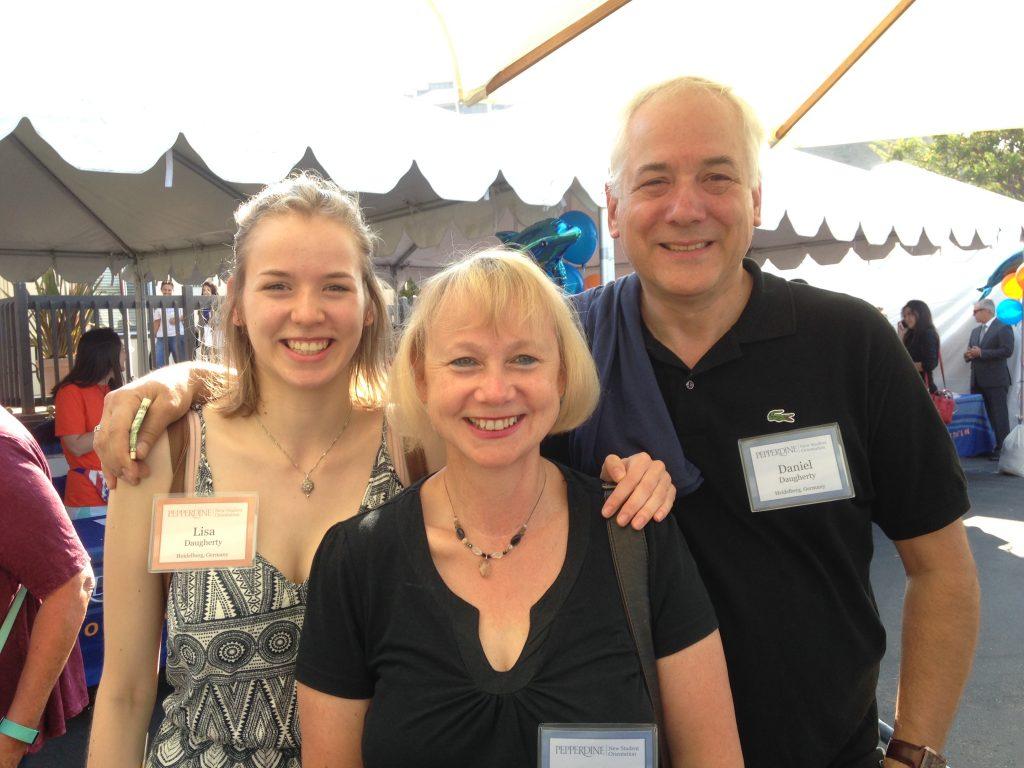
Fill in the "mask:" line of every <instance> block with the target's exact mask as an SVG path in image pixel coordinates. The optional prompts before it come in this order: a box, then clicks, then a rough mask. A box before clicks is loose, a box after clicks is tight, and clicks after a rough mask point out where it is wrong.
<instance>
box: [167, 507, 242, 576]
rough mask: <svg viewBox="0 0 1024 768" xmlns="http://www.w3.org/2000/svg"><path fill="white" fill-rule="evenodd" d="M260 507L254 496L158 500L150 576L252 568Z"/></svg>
mask: <svg viewBox="0 0 1024 768" xmlns="http://www.w3.org/2000/svg"><path fill="white" fill-rule="evenodd" d="M257 506H258V497H257V496H256V494H254V493H228V494H221V495H217V496H183V495H181V494H164V495H160V496H154V497H153V524H152V527H151V529H150V539H149V570H150V572H151V573H160V572H164V571H189V570H196V569H202V568H247V567H249V566H251V565H252V564H253V560H254V559H255V556H256V519H257Z"/></svg>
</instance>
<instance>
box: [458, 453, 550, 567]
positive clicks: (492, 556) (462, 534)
mask: <svg viewBox="0 0 1024 768" xmlns="http://www.w3.org/2000/svg"><path fill="white" fill-rule="evenodd" d="M541 472H544V469H543V467H542V468H541ZM441 482H442V483H444V493H445V495H446V496H447V497H448V506H450V507H451V508H452V524H453V525H454V526H455V537H456V538H457V539H458V540H459V541H460V542H462V545H463V546H464V547H465V548H466V549H468V550H469V551H470V552H472V553H473V554H474V555H476V556H477V557H481V558H483V562H482V563H480V575H481V576H483V577H484V578H487V577H488V576H489V575H490V573H491V560H501V558H503V557H504V556H505V555H507V554H508V553H509V552H511V551H512V550H513V549H515V548H516V547H518V546H519V542H521V541H522V540H523V536H525V535H526V528H527V526H528V525H529V524H530V520H531V519H533V513H534V512H536V511H537V507H538V505H539V504H540V500H541V499H542V498H543V497H544V488H545V487H547V484H548V473H547V472H544V480H543V482H541V484H540V493H539V494H537V500H536V501H535V502H533V509H531V510H530V514H528V515H527V516H526V520H524V521H523V524H522V525H521V526H519V530H517V531H516V532H515V533H514V534H513V535H512V538H511V539H509V541H508V544H506V545H505V548H504V549H503V550H501V551H500V552H484V551H483V550H482V549H480V547H478V546H476V544H474V543H473V542H471V541H470V540H469V539H467V538H466V529H465V528H463V527H462V523H460V522H459V517H458V515H456V514H455V504H454V503H453V502H452V494H451V491H449V490H448V473H447V472H445V473H444V475H442V476H441Z"/></svg>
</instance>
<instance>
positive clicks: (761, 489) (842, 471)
mask: <svg viewBox="0 0 1024 768" xmlns="http://www.w3.org/2000/svg"><path fill="white" fill-rule="evenodd" d="M739 447H740V459H741V460H742V462H743V474H744V478H745V480H746V482H747V496H748V498H749V499H750V509H751V511H753V512H763V511H765V510H768V509H783V508H787V507H800V506H803V505H805V504H820V503H821V502H823V501H835V500H836V499H849V498H852V497H853V495H854V492H853V484H852V483H851V482H850V466H849V464H848V463H847V461H846V451H845V450H844V448H843V436H842V434H841V433H840V431H839V425H838V424H824V425H822V426H820V427H807V428H805V429H793V430H790V431H788V432H781V433H780V432H776V433H774V434H770V435H759V436H758V437H748V438H745V439H743V440H740V441H739Z"/></svg>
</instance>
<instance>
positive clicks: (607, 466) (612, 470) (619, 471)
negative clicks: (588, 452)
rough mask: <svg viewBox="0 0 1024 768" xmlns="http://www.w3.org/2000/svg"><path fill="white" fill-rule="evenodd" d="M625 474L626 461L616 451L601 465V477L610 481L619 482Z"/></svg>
mask: <svg viewBox="0 0 1024 768" xmlns="http://www.w3.org/2000/svg"><path fill="white" fill-rule="evenodd" d="M625 476H626V463H625V462H624V461H623V460H622V459H620V458H619V457H618V456H616V455H615V454H614V453H610V454H608V456H607V457H606V458H605V460H604V464H603V465H601V479H602V480H606V481H608V482H610V483H618V482H620V481H621V480H622V478H623V477H625ZM606 517H607V515H606Z"/></svg>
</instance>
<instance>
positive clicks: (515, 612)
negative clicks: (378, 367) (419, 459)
mask: <svg viewBox="0 0 1024 768" xmlns="http://www.w3.org/2000/svg"><path fill="white" fill-rule="evenodd" d="M391 376H392V379H391V386H392V392H393V393H394V399H395V401H396V403H397V405H398V410H399V412H400V413H401V415H402V423H403V424H404V425H405V427H407V428H408V429H409V430H410V431H411V432H412V434H413V436H416V437H420V438H422V437H424V436H426V435H428V434H429V433H431V432H433V433H436V434H437V435H438V436H440V438H441V439H442V441H443V442H444V446H445V454H446V465H445V468H444V469H443V470H441V471H440V472H438V473H436V474H434V475H432V476H431V477H430V478H429V479H427V480H426V481H424V482H422V483H418V484H416V485H415V486H413V487H412V488H410V490H409V491H408V492H407V493H404V494H402V495H401V496H399V497H398V498H396V499H394V500H392V501H391V502H389V503H388V504H386V505H384V506H382V507H380V508H379V509H377V510H375V511H371V512H368V513H367V514H365V515H361V516H359V517H358V518H354V519H351V520H348V521H346V522H344V523H341V524H340V525H337V526H335V527H334V528H332V529H331V530H330V531H329V532H328V534H327V536H326V537H325V538H324V541H323V544H321V546H320V550H319V551H318V553H317V556H316V559H315V560H314V563H313V568H312V573H311V576H310V602H309V613H308V615H307V620H306V624H305V629H304V631H303V636H302V645H301V649H300V653H299V658H298V665H297V677H298V680H299V682H300V685H299V710H300V714H301V717H302V722H303V726H304V728H305V729H306V738H305V740H304V742H303V759H304V761H305V765H306V768H328V767H329V768H357V767H360V766H367V768H375V767H376V766H393V765H413V764H414V765H417V766H421V767H423V768H428V767H430V766H439V767H440V766H456V765H457V766H468V765H479V766H488V768H501V767H503V766H510V767H511V766H530V765H538V764H539V762H538V760H537V727H538V725H540V724H542V723H643V722H653V721H654V720H655V713H654V712H653V707H652V704H651V701H650V699H649V698H648V694H647V691H646V689H645V687H644V682H643V676H642V673H641V668H640V663H639V661H638V657H637V653H636V650H635V648H634V644H633V640H632V638H631V635H630V630H629V628H628V624H627V620H626V616H625V613H624V611H623V609H622V604H621V601H620V595H619V588H618V585H617V582H616V577H615V572H614V569H613V565H612V558H611V553H610V547H609V539H608V533H607V527H606V525H605V524H604V521H603V520H602V519H601V516H600V514H598V510H599V509H600V508H601V506H602V503H603V496H602V493H601V485H600V483H599V482H598V481H596V480H594V479H593V478H588V477H586V476H584V475H581V474H579V473H577V472H574V471H572V470H570V469H568V468H565V467H560V466H557V465H555V464H552V463H550V462H548V461H546V460H545V459H543V458H542V457H541V453H540V445H541V441H542V440H543V439H544V438H545V437H547V436H548V435H549V434H553V433H558V432H562V431H567V430H571V429H573V428H575V427H577V426H579V424H581V423H582V422H583V421H585V420H586V418H587V417H588V416H589V415H590V413H591V412H592V411H593V409H594V406H595V405H596V403H597V397H598V382H597V374H596V370H595V367H594V363H593V360H592V359H591V357H590V354H589V352H588V350H587V346H586V342H585V341H584V339H583V337H582V334H581V332H580V330H579V327H578V325H577V323H576V321H575V315H574V314H573V313H572V310H571V309H570V308H569V307H568V305H567V304H566V302H565V300H564V299H563V298H562V297H561V296H560V294H559V293H558V291H557V289H556V288H555V287H554V286H553V285H552V284H551V282H550V281H548V280H547V279H546V278H545V277H544V275H543V273H542V272H541V271H540V269H538V268H537V266H536V265H534V264H533V263H532V262H530V261H529V260H528V259H526V258H525V257H523V256H520V255H518V254H510V253H506V252H501V251H491V252H485V253H482V254H479V255H477V256H474V257H471V258H470V259H468V260H467V261H465V262H463V263H460V264H457V265H455V266H452V267H449V268H448V269H446V270H445V271H444V272H442V273H441V274H439V275H437V276H436V277H434V278H432V279H431V281H429V282H428V285H427V287H426V288H425V289H424V292H423V293H422V294H421V295H420V297H419V299H418V301H417V304H416V307H415V308H414V310H413V315H412V318H411V319H410V322H409V325H408V327H407V329H406V332H405V335H404V337H403V339H402V342H401V346H400V348H399V351H398V355H397V358H396V361H395V364H394V366H393V368H392V373H391ZM646 537H647V549H648V552H649V568H650V577H651V578H650V580H649V582H650V585H651V586H650V595H649V597H650V608H651V619H652V621H651V624H652V634H653V641H654V649H655V654H656V656H657V657H658V661H657V675H658V679H659V683H660V688H661V691H662V699H663V703H664V706H663V711H664V723H665V728H666V730H667V742H668V748H669V751H670V753H671V758H672V763H673V765H675V766H677V767H682V768H689V767H692V768H737V767H738V766H742V765H743V758H742V756H741V753H740V746H739V738H738V735H737V731H736V721H735V715H734V712H733V705H732V696H731V693H730V689H729V679H728V675H727V672H726V668H725V659H724V655H723V652H722V644H721V640H720V638H719V635H718V631H717V622H716V620H715V616H714V612H713V610H712V608H711V604H710V602H709V600H708V598H707V595H706V593H705V592H704V587H703V585H702V584H701V582H700V578H699V576H698V574H697V570H696V566H695V564H694V562H693V559H692V557H691V556H690V554H689V551H688V550H687V549H686V546H685V544H684V543H683V541H682V536H681V534H680V533H679V531H678V529H677V528H676V527H675V526H672V525H663V526H649V527H648V528H647V529H646Z"/></svg>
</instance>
